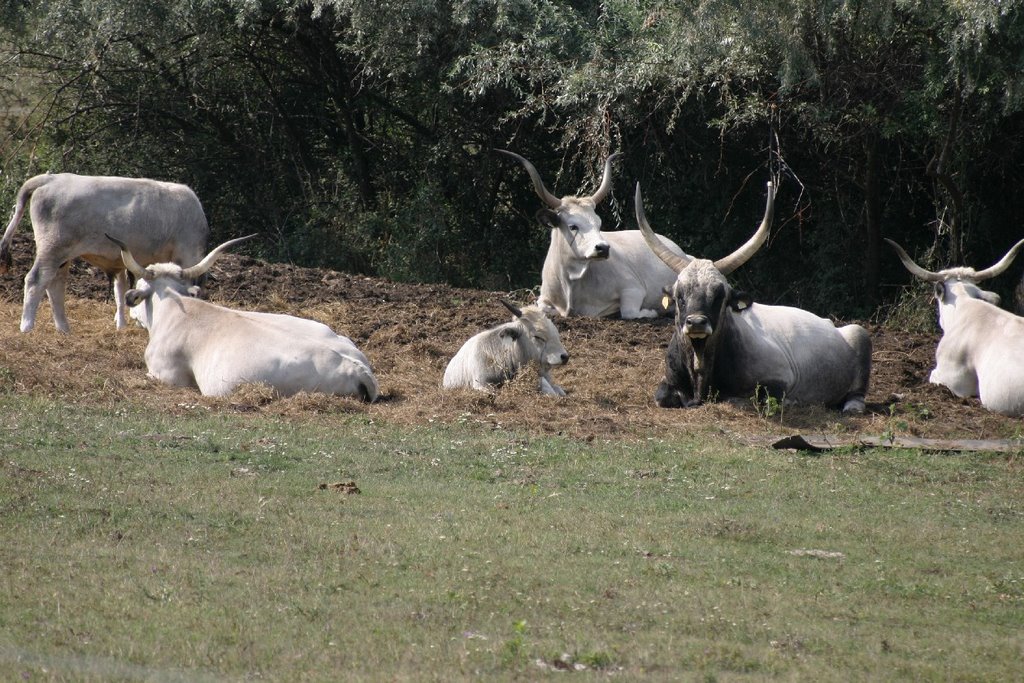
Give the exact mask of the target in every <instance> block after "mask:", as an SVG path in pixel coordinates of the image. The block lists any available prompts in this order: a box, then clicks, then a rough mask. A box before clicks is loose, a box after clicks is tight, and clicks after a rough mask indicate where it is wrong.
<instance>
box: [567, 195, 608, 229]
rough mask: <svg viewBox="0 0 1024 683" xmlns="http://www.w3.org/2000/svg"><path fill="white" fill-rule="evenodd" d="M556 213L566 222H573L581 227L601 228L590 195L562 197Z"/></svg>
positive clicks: (595, 207)
mask: <svg viewBox="0 0 1024 683" xmlns="http://www.w3.org/2000/svg"><path fill="white" fill-rule="evenodd" d="M558 213H559V215H560V216H561V217H562V220H563V221H565V223H566V224H574V225H575V226H576V227H578V228H581V229H585V228H592V229H594V230H598V229H600V228H601V217H600V216H598V215H597V206H596V205H595V204H594V200H593V199H591V198H590V197H562V206H561V207H560V208H559V209H558Z"/></svg>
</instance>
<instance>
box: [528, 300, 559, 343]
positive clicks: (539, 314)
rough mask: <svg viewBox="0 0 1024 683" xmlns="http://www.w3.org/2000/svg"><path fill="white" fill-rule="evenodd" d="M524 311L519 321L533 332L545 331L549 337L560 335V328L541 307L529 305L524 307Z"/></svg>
mask: <svg viewBox="0 0 1024 683" xmlns="http://www.w3.org/2000/svg"><path fill="white" fill-rule="evenodd" d="M522 313H523V315H522V316H520V318H519V321H520V322H521V323H523V324H524V325H526V327H527V328H529V329H530V331H531V334H533V333H535V332H543V333H544V334H545V336H547V337H548V338H549V339H551V338H557V337H558V328H557V327H555V324H554V323H553V322H551V319H550V318H548V317H547V316H546V315H544V312H543V311H541V310H540V309H539V308H537V307H536V306H527V307H526V308H524V309H522Z"/></svg>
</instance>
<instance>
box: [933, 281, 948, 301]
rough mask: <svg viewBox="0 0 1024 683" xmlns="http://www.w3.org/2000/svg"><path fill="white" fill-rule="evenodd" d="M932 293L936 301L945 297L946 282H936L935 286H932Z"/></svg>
mask: <svg viewBox="0 0 1024 683" xmlns="http://www.w3.org/2000/svg"><path fill="white" fill-rule="evenodd" d="M932 294H933V295H934V296H935V300H936V301H942V300H943V299H945V298H946V283H945V282H941V281H940V282H936V283H935V286H934V287H932Z"/></svg>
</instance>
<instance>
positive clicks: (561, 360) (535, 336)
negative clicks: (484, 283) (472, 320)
mask: <svg viewBox="0 0 1024 683" xmlns="http://www.w3.org/2000/svg"><path fill="white" fill-rule="evenodd" d="M501 303H502V304H503V305H504V306H505V308H507V309H508V310H509V311H511V312H512V315H513V316H515V318H514V320H515V321H516V322H520V323H522V324H523V326H524V327H525V328H526V329H527V330H529V333H530V339H531V341H532V342H533V345H534V346H535V347H536V349H537V353H538V355H539V357H540V366H541V370H542V371H547V370H549V369H551V368H553V367H555V366H558V365H565V364H566V363H568V362H569V352H568V351H566V350H565V347H564V346H562V338H561V336H560V335H559V334H558V328H557V327H555V324H554V323H553V322H551V319H550V318H548V316H547V315H545V313H544V311H542V310H541V309H540V308H539V307H538V306H526V307H525V308H522V309H520V308H518V307H516V306H514V305H512V304H510V303H509V302H507V301H505V300H504V299H502V301H501Z"/></svg>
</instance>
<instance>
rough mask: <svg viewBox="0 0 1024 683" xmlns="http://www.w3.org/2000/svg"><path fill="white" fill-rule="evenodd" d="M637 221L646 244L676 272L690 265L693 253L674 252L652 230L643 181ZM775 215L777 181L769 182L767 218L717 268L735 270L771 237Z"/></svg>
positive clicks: (766, 207)
mask: <svg viewBox="0 0 1024 683" xmlns="http://www.w3.org/2000/svg"><path fill="white" fill-rule="evenodd" d="M635 204H636V222H637V224H638V225H639V226H640V233H641V234H642V235H643V236H644V241H645V242H647V246H648V247H650V249H651V251H653V252H654V253H655V255H656V256H657V257H658V258H660V259H661V260H662V261H663V262H664V263H665V265H666V266H668V267H669V268H671V269H672V270H674V271H675V272H676V273H677V274H678V273H681V272H683V268H685V267H686V266H688V265H690V262H691V261H693V259H692V258H690V257H682V256H679V255H678V254H675V253H673V252H672V251H671V250H669V248H668V247H666V246H665V245H664V244H662V243H661V240H659V239H658V236H657V235H655V234H654V231H653V230H651V226H650V224H648V222H647V216H646V215H644V205H643V199H642V198H641V196H640V183H637V184H636V202H635ZM774 216H775V183H773V182H771V181H769V182H768V201H767V203H766V205H765V207H764V218H762V219H761V225H759V226H758V228H757V230H756V231H755V232H754V234H753V235H752V236H751V238H750V239H748V240H747V241H746V243H745V244H744V245H743V246H741V247H740V248H739V249H737V250H736V251H734V252H733V253H731V254H729V255H728V256H726V257H724V258H720V259H718V260H717V261H715V268H717V269H718V271H719V272H720V273H721V274H722V275H728V274H729V273H731V272H733V271H734V270H736V269H737V268H739V267H740V266H742V265H743V264H744V263H746V262H747V261H749V260H750V257H751V256H753V255H754V254H755V253H756V252H757V250H758V249H760V248H761V245H763V244H764V243H765V240H767V239H768V232H769V230H771V227H772V218H773V217H774Z"/></svg>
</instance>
